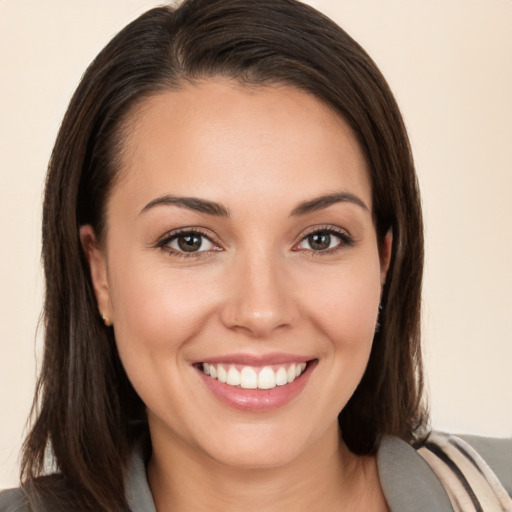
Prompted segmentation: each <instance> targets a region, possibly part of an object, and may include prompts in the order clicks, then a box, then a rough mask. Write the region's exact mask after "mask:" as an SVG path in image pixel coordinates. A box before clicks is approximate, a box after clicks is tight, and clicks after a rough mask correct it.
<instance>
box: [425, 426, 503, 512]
mask: <svg viewBox="0 0 512 512" xmlns="http://www.w3.org/2000/svg"><path fill="white" fill-rule="evenodd" d="M418 453H419V454H420V455H421V456H422V457H423V459H424V460H425V461H426V462H427V463H428V465H429V466H430V467H431V469H432V470H433V472H434V473H435V474H436V476H437V478H438V479H439V480H440V481H441V482H442V484H443V487H444V488H445V489H446V491H447V493H448V495H449V497H450V500H451V501H452V503H455V504H457V505H458V506H459V507H462V509H464V510H466V508H464V507H469V508H471V507H474V508H475V509H476V510H488V509H489V510H502V509H503V510H509V509H510V507H511V506H512V500H511V499H510V495H512V485H511V484H512V441H511V440H509V439H490V438H484V437H477V436H467V437H465V438H462V437H457V436H454V435H449V434H443V433H439V432H433V433H431V434H430V435H429V437H428V438H427V439H426V441H425V443H424V445H423V446H422V447H421V448H420V449H419V450H418Z"/></svg>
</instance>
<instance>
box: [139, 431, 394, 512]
mask: <svg viewBox="0 0 512 512" xmlns="http://www.w3.org/2000/svg"><path fill="white" fill-rule="evenodd" d="M154 437H155V436H154V435H153V433H152V440H153V447H154V451H153V456H152V458H151V460H150V463H149V466H148V479H149V484H150V487H151V491H152V494H153V498H154V501H155V506H156V509H157V511H158V512H170V511H171V510H172V512H181V511H189V510H198V511H200V510H205V511H206V510H207V511H208V512H216V511H219V512H220V511H221V510H222V511H223V512H230V511H235V510H236V511H239V510H244V511H247V512H253V511H254V512H255V511H261V510H265V511H267V512H274V511H282V510H294V511H296V512H306V511H308V512H314V511H323V510H329V509H331V510H332V509H333V505H335V506H336V508H338V507H339V509H340V510H372V511H373V510H379V511H380V510H387V508H386V507H385V500H384V497H383V495H382V491H381V489H380V485H379V481H378V475H377V469H376V464H375V459H374V458H373V457H358V456H356V455H354V454H352V453H351V452H350V451H349V450H348V448H347V447H346V446H345V444H344V443H343V442H342V441H341V439H340V436H339V433H338V431H337V430H336V429H333V431H332V432H329V434H328V438H329V439H322V440H320V441H319V442H317V443H314V444H313V445H312V446H310V447H309V449H308V450H306V451H305V452H304V453H302V454H301V455H300V456H299V457H298V458H296V459H294V460H293V461H291V462H288V463H286V464H283V465H280V466H278V467H265V468H251V467H244V468H240V467H231V466H227V465H224V464H222V463H220V462H218V461H216V460H213V459H212V458H209V457H206V456H205V455H204V454H201V453H198V452H197V451H194V450H193V449H190V447H189V446H184V445H183V444H182V443H181V442H180V441H177V442H174V443H166V445H162V444H161V443H159V440H158V436H156V437H157V439H154ZM155 441H156V442H157V446H155Z"/></svg>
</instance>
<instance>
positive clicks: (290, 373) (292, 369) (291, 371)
mask: <svg viewBox="0 0 512 512" xmlns="http://www.w3.org/2000/svg"><path fill="white" fill-rule="evenodd" d="M286 376H287V378H288V382H293V381H294V380H295V365H294V364H292V365H291V366H290V368H288V371H287V372H286Z"/></svg>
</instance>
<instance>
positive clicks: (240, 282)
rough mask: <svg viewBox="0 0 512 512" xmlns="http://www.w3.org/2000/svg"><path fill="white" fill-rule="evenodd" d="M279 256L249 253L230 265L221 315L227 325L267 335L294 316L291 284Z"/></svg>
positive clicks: (294, 307) (284, 326)
mask: <svg viewBox="0 0 512 512" xmlns="http://www.w3.org/2000/svg"><path fill="white" fill-rule="evenodd" d="M278 259H279V258H276V257H272V256H269V255H267V256H264V255H262V254H261V252H260V253H259V254H252V255H251V256H248V257H240V258H239V259H238V261H237V262H235V263H234V264H233V267H232V268H231V269H230V276H229V279H228V293H227V300H225V302H224V303H223V306H222V312H221V319H222V322H223V324H224V325H225V326H226V327H228V328H229V329H234V330H237V331H240V332H243V333H245V334H247V335H249V336H251V337H253V338H268V337H270V336H271V335H272V334H273V333H274V332H275V331H276V330H282V329H286V328H289V327H291V326H292V325H293V324H294V322H295V321H296V319H297V311H296V306H295V301H294V298H293V284H292V282H291V279H290V278H289V275H288V272H286V269H284V268H282V262H279V261H278Z"/></svg>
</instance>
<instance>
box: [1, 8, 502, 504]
mask: <svg viewBox="0 0 512 512" xmlns="http://www.w3.org/2000/svg"><path fill="white" fill-rule="evenodd" d="M43 217H44V218H43V254H44V266H45V275H46V282H47V289H46V302H45V329H46V345H45V356H44V363H43V368H42V373H41V377H40V383H39V387H38V399H39V400H40V403H41V405H40V410H39V412H38V415H37V419H36V421H35V423H34V426H33V429H32V431H31V433H30V434H29V436H28V438H27V440H26V444H25V450H24V458H23V472H24V476H25V482H26V484H25V486H24V488H23V489H21V490H18V491H12V492H10V493H7V494H5V495H4V496H3V498H2V499H3V500H4V501H3V503H5V505H3V503H2V501H0V504H2V505H3V506H6V507H18V508H17V509H20V508H21V507H25V510H69V509H73V510H81V509H83V510H126V509H127V508H128V507H129V508H130V509H132V510H134V511H135V510H155V509H156V510H158V511H159V512H164V511H166V510H202V509H206V507H208V508H209V509H213V510H216V509H221V508H222V509H224V510H226V509H227V510H234V509H236V510H252V509H256V508H258V509H261V508H264V509H266V510H287V509H292V508H293V509H295V510H326V509H336V508H339V509H347V510H389V509H391V510H411V508H413V507H417V508H416V509H418V510H429V509H430V510H451V509H452V505H453V507H456V506H458V505H457V504H458V502H457V499H458V498H457V497H455V498H454V497H453V493H452V491H451V489H452V487H450V486H449V485H448V484H446V486H447V490H445V489H443V486H442V483H441V480H443V478H442V476H439V478H438V477H436V476H434V473H433V472H432V471H431V470H430V469H429V468H428V466H427V465H426V464H425V463H424V462H423V459H422V458H420V455H418V454H417V453H416V452H415V451H414V449H413V448H412V447H411V446H420V445H422V444H424V445H425V447H426V449H427V450H430V451H429V454H432V453H433V454H436V453H439V446H440V445H442V444H443V442H444V440H438V441H437V442H435V438H429V440H428V442H427V443H425V439H426V436H427V433H428V432H427V425H426V413H425V409H424V406H423V402H422V373H421V354H420V348H419V302H420V291H421V270H422V257H423V247H422V236H421V233H422V224H421V212H420V206H419V195H418V190H417V183H416V178H415V174H414V169H413V163H412V158H411V155H410V150H409V145H408V141H407V136H406V133H405V129H404V126H403V122H402V120H401V116H400V113H399V111H398V109H397V106H396V104H395V102H394V100H393V97H392V95H391V93H390V91H389V89H388V87H387V85H386V83H385V81H384V79H383V78H382V76H381V75H380V73H379V72H378V70H377V69H376V67H375V65H374V64H373V62H372V61H371V60H370V58H369V57H368V56H367V55H366V54H365V52H364V51H363V50H362V49H361V48H360V47H359V46H358V45H357V44H356V43H355V42H354V41H353V40H352V39H350V38H349V36H348V35H347V34H345V33H344V32H343V31H342V30H341V29H340V28H339V27H337V26H335V25H334V24H333V23H332V22H330V21H329V20H328V19H326V18H325V17H323V16H322V15H320V14H319V13H317V12H316V11H314V10H313V9H311V8H309V7H307V6H304V5H301V4H299V3H296V2H293V1H289V0H283V1H248V0H240V1H236V0H235V1H229V2H226V1H211V0H208V1H207V0H189V1H188V2H185V3H184V4H182V5H181V7H179V8H178V9H176V10H174V9H171V8H159V9H154V10H152V11H149V12H148V13H146V14H145V15H143V16H141V17H140V18H139V19H138V20H136V21H135V22H133V23H132V24H130V25H129V26H128V27H127V28H125V29H124V30H123V31H122V32H121V33H120V34H119V35H118V36H116V38H114V40H113V41H112V42H111V43H110V44H109V45H108V46H107V47H106V48H105V49H104V50H103V51H102V52H101V53H100V55H99V56H98V57H97V59H96V60H95V61H94V62H93V64H92V65H91V66H90V68H89V69H88V70H87V72H86V74H85V75H84V78H83V80H82V82H81V84H80V86H79V88H78V89H77V91H76V93H75V95H74V97H73V99H72V101H71V104H70V106H69V109H68V112H67V114H66V116H65V118H64V121H63V124H62V128H61V131H60V133H59V137H58V139H57V142H56V145H55V149H54V153H53V155H52V159H51V163H50V170H49V174H48V180H47V187H46V193H45V203H44V215H43ZM454 444H456V442H455V441H454V442H452V445H450V446H453V445H454ZM450 446H448V447H446V451H449V450H450V449H451V448H450ZM486 446H487V445H486ZM48 448H50V451H51V453H52V454H53V456H54V458H55V465H56V468H55V469H56V472H55V474H53V475H50V476H44V477H43V476H40V475H41V474H42V473H43V471H42V470H43V467H44V464H45V460H46V459H45V457H46V456H47V454H48ZM459 448H460V449H459V452H462V451H464V450H466V452H467V451H468V450H469V447H468V446H467V445H462V446H461V447H459ZM429 457H430V455H428V454H427V456H425V458H426V459H427V460H428V458H429ZM455 457H456V456H452V458H455ZM472 457H473V459H474V460H475V464H476V465H477V466H478V467H480V468H485V466H483V462H482V461H481V460H480V459H478V456H477V455H473V456H472ZM393 461H399V462H400V464H399V466H400V468H397V467H396V464H395V465H394V463H393ZM429 463H431V464H432V465H433V466H435V464H436V463H435V462H432V461H430V462H429ZM493 463H494V459H493ZM482 471H483V470H482ZM485 471H487V469H485ZM146 474H147V477H146ZM464 478H466V477H464ZM443 481H444V480H443ZM459 481H460V480H459ZM466 481H467V479H466ZM488 481H491V485H490V489H491V490H490V491H489V492H487V491H485V492H482V493H480V492H478V496H476V497H475V496H473V495H474V492H473V491H472V492H473V495H471V493H469V492H468V495H469V499H470V500H472V501H473V502H474V500H475V499H476V500H477V501H478V499H480V496H485V497H486V499H487V497H488V496H490V497H489V500H494V501H489V503H492V506H494V505H495V504H497V503H499V502H500V501H501V502H502V503H503V504H504V505H503V507H505V506H508V505H506V500H507V497H506V496H505V494H504V491H503V489H502V488H501V486H500V485H499V483H497V481H496V480H495V477H494V476H489V477H488V478H485V479H484V483H487V482H488ZM493 486H494V487H493ZM469 487H471V486H469ZM404 489H406V490H408V492H404ZM496 506H498V505H496ZM499 506H501V505H499ZM448 507H450V508H448ZM21 509H23V508H21ZM7 510H10V509H9V508H7ZM13 510H14V509H13Z"/></svg>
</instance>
